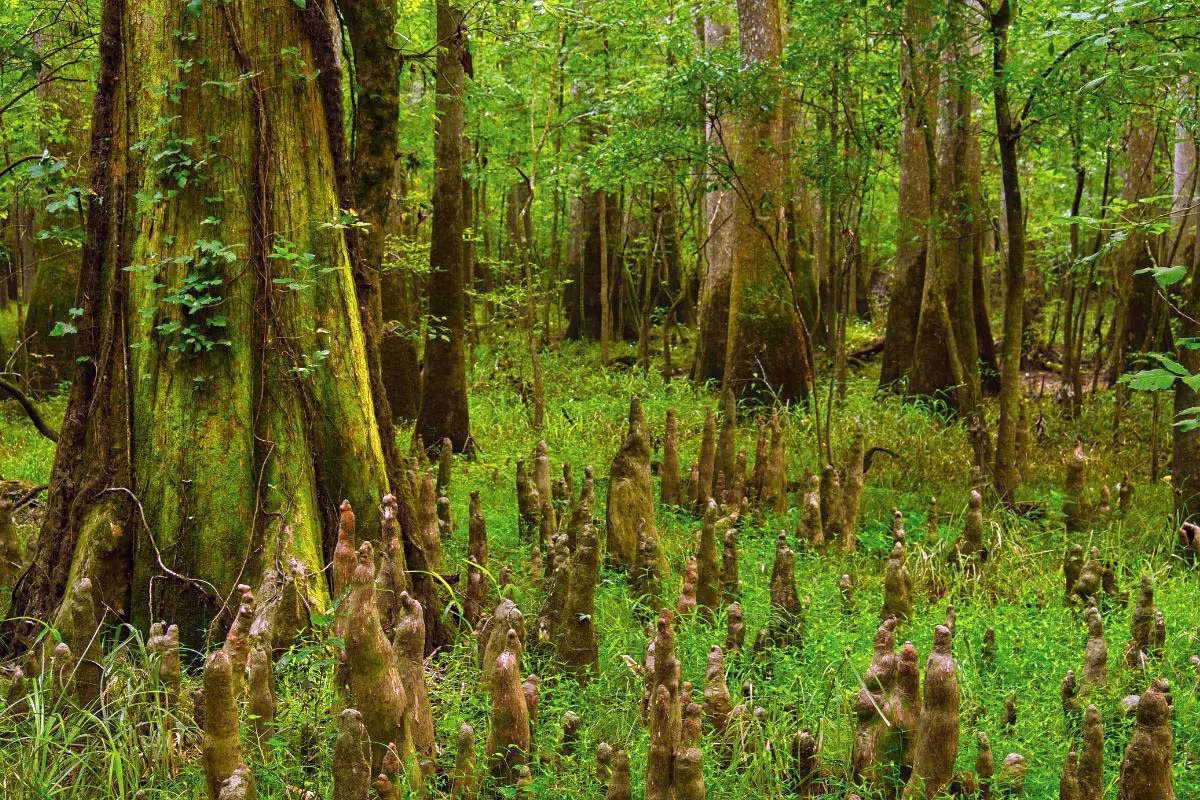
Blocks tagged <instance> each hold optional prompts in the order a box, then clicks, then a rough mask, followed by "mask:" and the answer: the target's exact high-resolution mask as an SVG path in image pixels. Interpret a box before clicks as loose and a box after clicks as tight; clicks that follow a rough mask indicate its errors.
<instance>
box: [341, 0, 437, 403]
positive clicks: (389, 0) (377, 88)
mask: <svg viewBox="0 0 1200 800" xmlns="http://www.w3.org/2000/svg"><path fill="white" fill-rule="evenodd" d="M340 8H341V11H342V14H343V16H344V18H345V21H346V28H347V30H348V31H349V34H350V40H351V43H352V45H353V50H352V53H353V56H354V79H355V80H354V101H355V102H354V153H353V154H352V159H353V162H354V170H353V174H354V200H355V208H356V209H357V210H358V212H359V214H360V215H361V216H362V218H363V221H364V222H366V223H367V224H368V226H369V227H368V228H367V229H366V230H364V231H362V233H361V235H360V237H359V238H360V240H361V245H360V254H361V256H362V259H363V261H364V262H365V267H366V268H367V269H369V270H370V271H371V272H372V273H373V274H374V275H375V276H376V280H377V281H378V284H379V286H380V307H379V309H378V314H379V322H380V327H381V331H380V333H381V341H380V343H379V347H380V368H381V371H382V378H383V384H384V387H385V388H386V390H387V396H388V403H389V406H390V408H391V412H392V416H393V417H395V418H397V419H413V418H414V417H415V416H416V414H417V406H418V403H419V401H420V385H421V375H420V372H419V369H418V366H417V347H416V342H415V341H414V339H413V338H412V337H411V336H410V335H409V334H410V333H411V326H412V322H413V313H412V307H411V306H412V303H411V300H410V298H409V297H408V287H407V286H406V285H405V284H406V283H407V281H406V280H405V276H403V275H401V274H398V273H389V272H385V271H384V258H385V251H386V242H387V237H388V236H389V235H391V234H395V233H396V232H397V231H398V230H399V222H400V220H399V219H398V218H397V217H394V216H393V213H392V211H393V209H392V206H393V203H392V197H391V195H392V193H393V191H394V190H396V189H397V188H399V187H401V186H403V184H404V171H405V165H404V163H403V161H402V159H401V158H400V157H399V152H398V139H397V136H398V128H399V114H400V88H401V80H402V70H403V66H404V64H403V58H402V57H401V55H400V49H399V47H398V45H397V42H396V36H395V30H396V18H397V11H396V2H395V0H342V2H341V4H340ZM385 323H390V324H391V326H392V330H390V331H384V330H382V327H383V325H384V324H385Z"/></svg>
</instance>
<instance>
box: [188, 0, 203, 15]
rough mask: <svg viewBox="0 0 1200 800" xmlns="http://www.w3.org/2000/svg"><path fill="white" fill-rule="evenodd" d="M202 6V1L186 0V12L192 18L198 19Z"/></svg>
mask: <svg viewBox="0 0 1200 800" xmlns="http://www.w3.org/2000/svg"><path fill="white" fill-rule="evenodd" d="M203 5H204V0H188V4H187V12H188V13H189V14H191V15H192V16H193V17H194V18H196V19H199V18H200V7H201V6H203Z"/></svg>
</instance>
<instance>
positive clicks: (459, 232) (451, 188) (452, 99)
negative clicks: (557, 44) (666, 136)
mask: <svg viewBox="0 0 1200 800" xmlns="http://www.w3.org/2000/svg"><path fill="white" fill-rule="evenodd" d="M437 41H438V51H437V126H436V129H435V133H434V182H433V232H432V239H431V241H430V246H429V265H430V268H431V269H430V274H429V288H428V296H429V315H430V323H429V327H430V330H429V335H428V337H427V338H426V340H425V374H424V377H423V380H422V383H421V410H420V411H419V412H418V414H417V428H416V432H417V434H419V435H420V436H421V438H422V439H423V440H424V441H425V442H429V443H433V442H440V441H442V439H443V438H449V439H450V441H451V442H453V444H454V449H455V450H456V451H460V452H461V451H463V450H465V449H466V448H467V447H468V446H469V442H470V438H471V425H470V417H469V415H468V411H467V353H466V336H467V314H466V275H465V274H464V269H463V264H464V261H463V233H464V232H465V227H464V219H463V178H462V174H463V173H462V161H463V158H462V154H463V109H464V99H465V98H464V92H465V91H466V70H465V69H464V64H463V62H464V58H465V54H466V48H467V33H466V30H465V29H464V28H463V12H462V11H461V10H459V9H457V8H455V7H453V6H451V5H450V4H449V3H447V2H442V1H441V0H439V2H438V4H437Z"/></svg>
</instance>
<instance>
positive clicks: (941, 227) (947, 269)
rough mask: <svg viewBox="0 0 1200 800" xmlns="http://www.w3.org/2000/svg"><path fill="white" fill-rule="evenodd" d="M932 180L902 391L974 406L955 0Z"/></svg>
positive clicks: (965, 141)
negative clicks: (927, 242)
mask: <svg viewBox="0 0 1200 800" xmlns="http://www.w3.org/2000/svg"><path fill="white" fill-rule="evenodd" d="M945 18H946V19H947V22H948V27H949V30H948V33H947V41H946V44H945V46H944V47H943V49H942V55H941V62H942V70H943V75H942V80H941V89H940V99H939V106H940V114H939V118H938V134H939V135H938V138H937V144H936V171H935V174H936V180H935V181H934V198H935V215H936V221H935V224H934V226H933V230H932V232H931V237H930V238H931V241H932V244H931V247H930V252H929V253H928V254H927V255H928V257H927V258H926V268H925V281H924V283H925V285H924V291H923V296H922V299H921V316H920V319H919V322H918V325H917V339H916V342H915V345H914V350H913V356H912V365H911V371H910V378H909V386H908V389H909V391H910V392H911V393H913V394H919V395H927V396H931V397H939V398H941V399H944V400H945V401H947V402H949V403H950V404H951V405H952V406H954V407H956V408H961V409H963V410H968V411H970V410H973V409H974V408H975V406H976V402H977V398H978V394H979V346H978V341H977V339H976V331H975V311H974V303H973V302H972V301H973V293H974V277H975V276H974V273H975V264H974V253H973V247H972V239H973V235H974V233H975V214H974V208H973V207H972V204H971V193H970V185H969V182H968V178H967V170H968V163H967V159H968V155H969V150H968V148H969V142H970V132H969V129H968V126H969V125H970V119H971V113H972V105H973V102H972V100H973V98H972V94H971V90H970V88H969V84H968V83H967V81H966V80H965V75H964V72H965V68H966V67H967V63H966V55H967V50H966V47H967V41H968V31H967V29H966V27H965V21H964V19H963V17H962V13H961V12H960V9H959V4H958V3H957V2H956V1H955V0H951V2H950V3H949V4H948V5H947V8H946V17H945Z"/></svg>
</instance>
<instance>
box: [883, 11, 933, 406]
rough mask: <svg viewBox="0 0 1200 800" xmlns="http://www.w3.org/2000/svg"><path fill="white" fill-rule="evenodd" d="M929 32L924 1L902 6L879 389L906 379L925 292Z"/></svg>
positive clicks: (928, 212) (928, 206)
mask: <svg viewBox="0 0 1200 800" xmlns="http://www.w3.org/2000/svg"><path fill="white" fill-rule="evenodd" d="M931 29H932V11H931V9H930V3H929V0H906V2H905V3H904V30H903V35H902V36H901V37H900V98H901V103H900V114H901V129H900V192H899V207H898V212H897V223H896V225H897V229H898V231H899V240H898V241H897V242H896V269H895V272H894V274H893V276H892V285H891V301H890V302H889V303H888V313H887V326H886V329H885V333H884V337H883V342H884V344H883V366H882V368H881V370H880V375H879V385H880V386H881V387H884V388H886V387H888V386H891V385H892V384H894V383H896V381H898V380H900V379H901V378H903V377H905V376H906V375H907V374H908V369H909V366H910V365H911V363H912V356H913V347H914V345H915V344H916V339H917V324H918V321H919V320H920V316H921V297H922V294H923V293H924V286H925V261H926V258H927V256H928V252H929V240H928V235H927V233H928V228H929V221H930V218H931V217H932V197H931V185H930V176H931V170H930V158H931V154H932V152H933V147H932V146H931V144H932V143H933V138H934V127H933V126H934V120H935V116H934V115H935V110H934V101H935V99H936V93H935V90H934V74H933V71H934V62H933V60H932V57H931V55H930V53H931V48H932V42H931V41H930V40H931V38H932V30H931Z"/></svg>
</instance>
